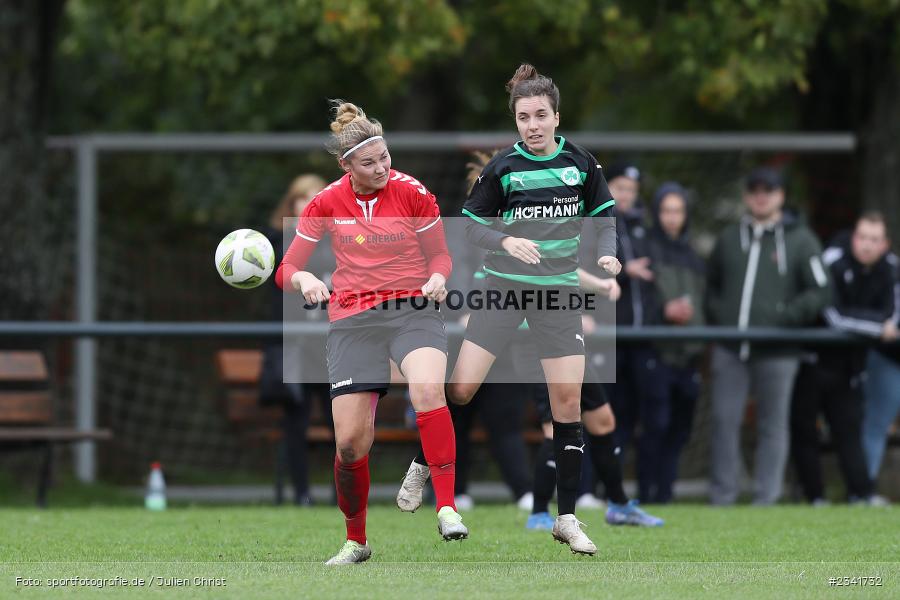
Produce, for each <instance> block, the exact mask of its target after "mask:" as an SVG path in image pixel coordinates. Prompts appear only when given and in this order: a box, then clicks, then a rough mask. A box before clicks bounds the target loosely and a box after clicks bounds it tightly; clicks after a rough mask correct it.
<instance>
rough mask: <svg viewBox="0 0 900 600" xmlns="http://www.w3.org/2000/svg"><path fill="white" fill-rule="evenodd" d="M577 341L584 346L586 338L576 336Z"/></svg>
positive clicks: (579, 335)
mask: <svg viewBox="0 0 900 600" xmlns="http://www.w3.org/2000/svg"><path fill="white" fill-rule="evenodd" d="M575 339H576V340H578V341H579V342H581V345H582V346H584V338H583V337H581V334H580V333H576V334H575Z"/></svg>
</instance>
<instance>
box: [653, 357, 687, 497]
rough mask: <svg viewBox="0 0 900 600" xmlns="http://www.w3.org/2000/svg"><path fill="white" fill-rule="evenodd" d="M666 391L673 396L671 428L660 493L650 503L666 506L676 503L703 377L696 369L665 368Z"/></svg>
mask: <svg viewBox="0 0 900 600" xmlns="http://www.w3.org/2000/svg"><path fill="white" fill-rule="evenodd" d="M663 371H664V372H665V380H666V389H667V391H668V393H669V405H670V407H671V410H670V418H669V428H668V429H667V430H666V434H665V437H664V438H663V444H662V449H661V451H660V463H659V471H658V475H657V480H656V484H657V487H656V490H655V493H654V494H653V495H651V496H650V498H648V501H649V502H653V503H657V504H665V503H667V502H671V500H672V487H673V486H674V485H675V480H676V479H677V478H678V459H679V458H681V450H682V448H684V446H685V444H687V442H688V439H689V438H690V437H691V428H692V426H693V423H694V408H695V407H696V405H697V397H698V396H699V395H700V374H699V373H698V372H697V369H695V368H693V367H673V366H670V365H663Z"/></svg>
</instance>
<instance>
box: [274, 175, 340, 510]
mask: <svg viewBox="0 0 900 600" xmlns="http://www.w3.org/2000/svg"><path fill="white" fill-rule="evenodd" d="M325 185H326V184H325V180H324V179H322V178H321V177H319V176H318V175H312V174H307V175H300V176H298V177H296V178H295V179H294V180H293V181H292V182H291V185H290V186H289V187H288V191H287V192H286V193H285V195H284V196H283V197H282V199H281V201H280V202H279V203H278V206H276V207H275V210H273V211H272V214H271V216H270V217H269V226H268V228H267V229H266V230H264V233H265V235H266V237H267V238H269V241H270V242H271V243H272V247H273V248H275V250H276V252H277V257H276V259H277V260H276V264H278V262H280V260H281V257H282V256H284V250H285V246H284V237H285V235H284V232H285V231H286V230H287V231H289V232H291V235H290V237H289V238H288V241H289V240H290V239H292V238H293V230H294V228H295V227H296V219H297V217H298V216H299V215H300V212H301V211H302V210H303V209H304V208H305V207H306V205H307V204H309V202H310V200H312V199H313V196H315V195H316V194H318V193H319V191H321V189H322V188H324V187H325ZM319 249H322V250H321V251H319ZM309 270H310V271H312V272H314V273H316V276H317V277H320V278H321V277H323V276H326V274H327V276H328V277H329V278H330V274H331V272H332V271H333V270H334V258H333V257H332V256H331V252H330V250H328V251H326V244H320V245H319V246H318V248H317V252H316V253H314V254H313V257H312V258H311V259H310V263H309ZM270 289H271V295H272V313H271V318H272V320H275V321H281V320H282V319H283V317H284V312H283V308H284V305H283V301H284V292H282V290H281V289H279V288H278V287H277V286H274V285H273V286H271V287H270ZM304 312H305V313H308V315H307V316H310V317H312V316H319V313H321V312H322V311H317V310H312V311H304ZM294 350H295V348H293V345H289V346H288V347H287V348H285V347H284V345H283V344H282V343H281V340H270V341H268V342H266V345H265V348H264V352H263V368H262V373H261V375H260V391H259V399H260V403H262V404H263V405H267V406H282V407H283V408H284V421H283V427H284V442H283V446H282V448H283V451H284V456H285V457H286V461H285V462H286V464H287V467H288V472H289V473H290V477H291V483H292V485H293V488H294V504H297V505H309V504H311V499H310V495H309V459H308V456H307V442H306V430H307V429H308V428H309V414H310V405H311V401H312V399H313V398H314V397H315V396H316V395H317V394H318V395H319V397H320V398H322V399H323V400H324V399H325V398H327V397H328V394H327V384H316V383H314V382H308V383H302V384H301V383H298V382H290V383H285V382H284V360H285V354H287V356H288V358H289V359H291V360H296V361H301V360H303V361H306V360H307V357H306V356H303V357H301V356H300V355H298V354H297V353H296V352H294ZM323 354H324V353H323ZM309 360H314V357H309ZM321 360H322V361H324V355H323V356H322V357H321ZM323 364H324V363H323ZM317 371H318V372H319V373H324V372H325V371H324V366H321V367H320V368H319V369H318V370H317ZM326 414H330V407H329V413H326Z"/></svg>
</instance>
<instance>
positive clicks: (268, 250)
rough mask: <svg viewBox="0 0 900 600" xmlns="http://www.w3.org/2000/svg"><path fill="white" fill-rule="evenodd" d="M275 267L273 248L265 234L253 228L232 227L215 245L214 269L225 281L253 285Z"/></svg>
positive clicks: (249, 286) (231, 284)
mask: <svg viewBox="0 0 900 600" xmlns="http://www.w3.org/2000/svg"><path fill="white" fill-rule="evenodd" d="M274 270H275V250H274V249H273V248H272V244H271V243H269V240H268V239H266V236H264V235H263V234H261V233H260V232H258V231H254V230H253V229H238V230H237V231H232V232H231V233H229V234H228V235H226V236H225V237H224V238H222V241H221V242H219V247H218V248H216V271H218V272H219V275H220V276H221V277H222V279H223V280H224V281H225V283H227V284H228V285H230V286H232V287H236V288H240V289H242V290H249V289H250V288H255V287H257V286H259V285H262V283H263V282H264V281H265V280H266V279H268V278H269V276H270V275H271V274H272V271H274Z"/></svg>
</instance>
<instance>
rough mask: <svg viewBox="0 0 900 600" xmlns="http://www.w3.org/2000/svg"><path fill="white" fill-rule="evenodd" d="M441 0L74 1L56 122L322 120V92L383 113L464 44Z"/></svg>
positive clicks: (314, 124)
mask: <svg viewBox="0 0 900 600" xmlns="http://www.w3.org/2000/svg"><path fill="white" fill-rule="evenodd" d="M464 39H465V34H464V31H463V29H462V27H461V25H460V23H459V19H458V17H457V15H456V13H455V12H454V11H453V10H451V9H450V8H449V7H448V6H447V5H446V3H445V2H443V1H442V0H327V1H326V0H297V1H295V2H292V3H283V2H256V1H253V0H229V1H224V0H220V1H217V0H213V1H207V0H185V1H182V2H132V1H130V0H105V1H103V2H96V1H91V0H72V1H71V3H70V8H69V11H68V29H67V34H66V37H65V39H64V41H63V44H62V47H61V49H60V50H61V52H60V59H61V61H62V62H63V63H64V64H65V65H66V66H67V68H66V69H65V70H64V72H63V73H62V78H61V79H60V80H59V84H60V85H59V88H58V89H59V90H60V91H63V90H65V91H66V94H65V96H64V97H63V96H62V95H61V97H60V101H61V102H60V104H59V108H60V111H61V112H60V119H59V121H58V122H59V125H60V129H63V130H84V129H89V130H121V129H128V130H136V129H141V130H150V131H188V130H190V131H197V130H217V131H229V130H232V131H234V130H238V131H277V130H292V131H296V130H322V129H324V127H325V124H326V123H327V121H326V117H327V113H326V108H327V104H326V100H327V99H328V97H346V98H348V99H350V100H356V101H357V102H359V103H360V104H362V105H364V107H365V108H366V109H367V110H369V111H370V112H374V113H375V114H380V112H381V111H382V110H383V109H386V108H387V107H390V106H396V105H398V104H399V105H401V106H402V105H404V104H405V103H406V102H407V98H406V97H405V96H404V91H405V86H406V84H407V82H408V80H409V79H410V77H411V76H412V75H414V74H416V73H417V72H421V71H422V70H424V68H426V67H427V66H428V65H430V64H432V63H434V62H436V61H439V60H448V58H449V57H451V56H453V55H454V54H456V53H457V52H459V51H460V50H461V49H462V46H463V42H464Z"/></svg>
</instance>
